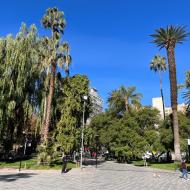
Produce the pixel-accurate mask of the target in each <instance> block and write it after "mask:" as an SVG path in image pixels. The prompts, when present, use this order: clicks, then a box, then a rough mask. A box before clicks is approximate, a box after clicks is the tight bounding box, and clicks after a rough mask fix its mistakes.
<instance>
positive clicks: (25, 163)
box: [0, 158, 76, 170]
mask: <svg viewBox="0 0 190 190" xmlns="http://www.w3.org/2000/svg"><path fill="white" fill-rule="evenodd" d="M19 166H20V161H4V162H0V168H14V169H18V168H19ZM61 167H62V162H61V161H56V162H55V163H53V164H51V165H38V164H37V160H36V158H32V159H29V160H22V162H21V168H22V169H34V170H50V169H52V170H60V169H61ZM75 167H76V164H75V163H73V162H68V163H67V168H68V169H72V168H75Z"/></svg>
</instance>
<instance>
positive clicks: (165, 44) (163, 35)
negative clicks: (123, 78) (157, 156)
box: [151, 25, 189, 160]
mask: <svg viewBox="0 0 190 190" xmlns="http://www.w3.org/2000/svg"><path fill="white" fill-rule="evenodd" d="M188 35H189V33H188V32H187V31H186V27H184V26H173V25H169V26H167V28H159V29H157V30H155V33H154V34H152V35H151V37H153V41H152V43H154V44H156V45H157V47H159V48H160V49H162V48H165V49H166V51H167V57H168V64H169V77H170V97H171V107H172V115H173V117H172V120H173V131H174V151H175V160H181V153H180V142H179V127H178V115H177V79H176V63H175V51H174V50H175V46H176V44H177V43H180V44H182V43H183V41H184V40H185V38H186V37H187V36H188Z"/></svg>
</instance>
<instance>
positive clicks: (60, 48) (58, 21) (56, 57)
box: [42, 8, 71, 141]
mask: <svg viewBox="0 0 190 190" xmlns="http://www.w3.org/2000/svg"><path fill="white" fill-rule="evenodd" d="M63 16H64V13H63V12H61V11H59V10H58V9H57V8H49V9H47V11H46V14H45V15H44V17H43V18H42V24H43V26H44V28H47V29H50V30H51V32H52V36H51V38H50V39H48V38H46V39H45V40H44V45H45V47H46V48H45V50H44V54H45V58H44V62H45V64H46V66H47V67H48V69H49V68H50V82H49V95H48V99H47V108H46V109H45V110H46V111H47V113H46V114H44V115H46V118H45V123H44V126H43V131H44V134H43V140H44V141H47V138H48V133H49V126H50V122H51V106H52V99H53V96H54V86H55V75H56V72H57V66H58V65H59V66H61V67H64V69H65V71H66V73H68V68H69V64H70V62H71V57H70V55H69V46H68V44H67V43H63V44H61V43H60V40H61V34H63V31H64V28H65V20H64V18H63Z"/></svg>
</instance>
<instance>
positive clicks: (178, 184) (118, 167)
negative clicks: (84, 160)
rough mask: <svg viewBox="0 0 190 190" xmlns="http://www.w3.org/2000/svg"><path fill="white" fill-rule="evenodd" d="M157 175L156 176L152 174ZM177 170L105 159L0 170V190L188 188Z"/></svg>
mask: <svg viewBox="0 0 190 190" xmlns="http://www.w3.org/2000/svg"><path fill="white" fill-rule="evenodd" d="M155 174H157V175H155ZM180 175H181V174H180V173H179V172H171V171H163V170H157V169H151V168H146V167H135V166H132V165H128V164H118V163H114V162H105V163H103V164H102V165H101V166H98V168H97V169H95V168H94V167H88V168H84V169H83V170H82V171H81V170H80V169H73V170H71V171H69V172H68V173H66V174H62V175H61V174H60V171H59V172H35V171H30V172H28V171H27V172H26V171H22V172H21V173H18V172H17V171H14V170H13V171H11V170H9V171H6V170H3V171H0V190H13V189H15V190H63V189H64V190H89V189H90V190H131V189H133V190H189V189H190V181H187V180H184V179H181V178H179V176H180Z"/></svg>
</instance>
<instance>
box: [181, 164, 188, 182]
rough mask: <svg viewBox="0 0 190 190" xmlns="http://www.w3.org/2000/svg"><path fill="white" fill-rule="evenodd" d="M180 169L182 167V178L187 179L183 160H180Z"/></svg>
mask: <svg viewBox="0 0 190 190" xmlns="http://www.w3.org/2000/svg"><path fill="white" fill-rule="evenodd" d="M181 169H182V176H181V177H182V178H184V179H187V180H188V175H187V165H186V163H185V160H182V162H181Z"/></svg>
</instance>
